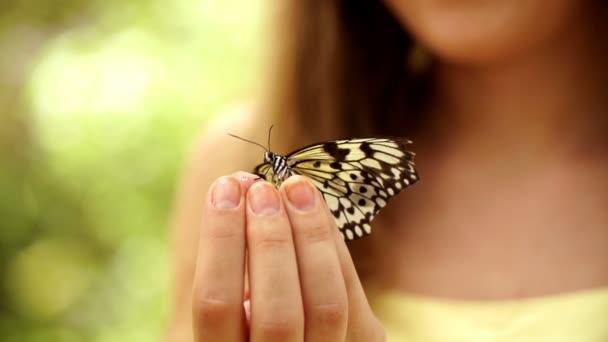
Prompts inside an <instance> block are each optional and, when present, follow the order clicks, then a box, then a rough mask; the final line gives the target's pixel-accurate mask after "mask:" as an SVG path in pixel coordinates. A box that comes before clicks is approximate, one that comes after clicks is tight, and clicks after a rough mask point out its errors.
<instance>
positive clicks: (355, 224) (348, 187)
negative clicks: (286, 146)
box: [256, 138, 418, 240]
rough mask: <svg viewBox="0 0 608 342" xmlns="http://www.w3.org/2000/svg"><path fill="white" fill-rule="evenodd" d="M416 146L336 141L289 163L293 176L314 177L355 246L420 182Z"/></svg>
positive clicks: (311, 148) (297, 154)
mask: <svg viewBox="0 0 608 342" xmlns="http://www.w3.org/2000/svg"><path fill="white" fill-rule="evenodd" d="M410 143H411V141H409V140H407V139H400V138H396V139H395V138H368V139H348V140H335V141H328V142H325V143H320V144H314V145H310V146H307V147H304V148H302V149H300V150H297V151H295V152H293V153H291V154H289V155H288V156H287V159H288V165H289V166H290V167H291V172H292V174H299V175H303V176H306V177H308V178H309V179H310V180H312V182H313V183H314V184H315V185H316V186H317V188H318V189H319V190H320V191H321V193H322V194H323V197H324V198H325V201H326V202H327V205H328V207H329V209H330V210H331V212H332V214H333V215H334V217H335V218H336V223H337V225H338V228H339V229H340V231H341V232H342V234H343V235H344V238H345V239H346V240H354V239H358V238H361V237H364V236H366V235H368V234H370V233H371V225H370V222H371V220H372V219H373V218H374V216H376V214H377V213H378V211H380V209H381V208H383V207H384V206H385V205H386V203H387V201H388V200H389V199H390V198H391V197H393V196H395V195H396V194H398V193H399V192H401V191H402V190H403V189H405V188H406V187H407V186H409V185H412V184H414V183H415V182H416V181H417V180H418V175H417V173H416V170H415V168H414V153H413V152H409V151H408V150H407V149H406V147H407V145H408V144H410ZM261 167H262V168H263V165H261ZM256 171H257V169H256Z"/></svg>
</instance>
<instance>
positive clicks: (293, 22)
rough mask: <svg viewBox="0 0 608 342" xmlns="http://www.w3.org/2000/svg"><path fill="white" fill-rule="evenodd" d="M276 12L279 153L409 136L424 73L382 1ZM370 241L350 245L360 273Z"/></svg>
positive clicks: (312, 1)
mask: <svg viewBox="0 0 608 342" xmlns="http://www.w3.org/2000/svg"><path fill="white" fill-rule="evenodd" d="M274 15H276V20H275V21H274V23H275V26H273V28H272V30H273V32H271V33H270V34H271V36H272V37H273V38H272V39H271V40H270V43H271V44H272V46H271V47H270V48H271V49H272V50H273V52H274V54H275V55H274V56H272V58H271V61H272V63H271V65H269V66H267V69H266V70H270V71H271V72H272V73H273V76H272V78H271V79H270V87H269V88H268V89H269V90H270V91H269V92H268V93H267V94H266V95H267V96H266V100H267V101H266V103H265V104H264V105H263V106H262V107H263V111H264V112H265V113H266V114H269V115H270V120H272V122H273V123H275V126H276V127H277V130H276V135H275V136H274V137H273V141H274V142H277V143H276V144H275V146H281V149H282V150H283V151H282V152H288V151H289V150H293V149H295V148H297V147H300V146H302V145H304V144H308V143H312V142H315V141H322V140H327V139H336V138H341V137H361V136H370V135H399V136H401V135H404V134H406V135H409V134H410V132H409V131H408V129H409V130H410V131H411V129H413V128H414V127H416V126H417V125H418V121H419V117H418V115H416V113H417V111H416V109H415V107H416V106H417V105H418V104H419V103H420V102H421V101H420V100H421V98H422V95H423V93H424V89H425V83H426V82H425V79H426V77H423V76H424V75H425V74H424V73H421V72H420V70H419V69H420V68H419V65H415V64H412V63H411V60H412V59H411V56H412V55H413V53H414V52H415V51H416V48H415V45H414V44H413V41H412V39H411V37H410V35H409V34H407V32H405V31H404V30H403V27H402V26H401V25H400V24H399V22H398V21H397V20H396V19H395V18H394V17H393V16H392V14H391V13H390V12H389V10H388V8H386V6H385V5H384V3H383V2H382V1H377V0H350V1H341V0H306V1H302V0H285V1H283V2H282V7H280V8H278V9H277V11H276V12H275V13H274ZM275 35H278V37H277V36H275ZM417 67H418V68H417ZM404 123H407V124H404ZM366 240H368V239H363V240H360V241H361V242H355V243H351V244H349V247H350V248H351V252H352V253H353V257H354V259H355V262H356V263H357V267H358V270H359V273H360V274H361V275H362V276H366V275H368V276H370V275H371V273H372V272H370V271H372V270H373V269H374V267H373V264H374V261H372V258H370V254H373V252H372V249H374V248H373V243H369V242H367V241H366ZM363 261H369V262H367V263H363ZM368 266H370V267H368Z"/></svg>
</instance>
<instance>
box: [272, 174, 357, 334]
mask: <svg viewBox="0 0 608 342" xmlns="http://www.w3.org/2000/svg"><path fill="white" fill-rule="evenodd" d="M281 195H282V197H283V198H284V203H286V209H287V214H288V216H289V221H290V222H291V227H292V231H293V236H294V243H295V247H296V256H297V263H298V269H299V273H300V285H301V287H302V299H303V302H304V318H305V321H304V336H305V341H315V342H316V341H321V342H322V341H329V342H334V341H344V338H345V336H346V326H347V320H348V302H347V294H346V288H345V285H344V280H343V278H342V271H341V269H340V261H339V259H338V253H337V251H336V243H335V240H334V232H333V229H336V228H335V225H330V224H329V223H328V222H327V218H326V216H325V215H326V214H325V212H324V210H323V207H322V204H323V198H321V194H320V193H319V191H318V190H317V189H316V188H315V187H314V186H313V185H312V183H311V182H310V181H309V180H307V179H306V178H304V177H301V176H294V177H290V178H289V179H288V180H287V181H286V182H285V183H284V185H283V187H282V188H281Z"/></svg>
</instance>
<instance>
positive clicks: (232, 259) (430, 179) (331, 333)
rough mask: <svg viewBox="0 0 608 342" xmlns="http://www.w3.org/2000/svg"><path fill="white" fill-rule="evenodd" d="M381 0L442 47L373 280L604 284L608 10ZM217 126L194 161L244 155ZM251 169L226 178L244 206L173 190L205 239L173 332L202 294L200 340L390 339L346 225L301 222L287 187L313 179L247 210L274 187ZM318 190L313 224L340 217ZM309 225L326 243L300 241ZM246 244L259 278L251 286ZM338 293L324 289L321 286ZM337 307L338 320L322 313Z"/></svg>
mask: <svg viewBox="0 0 608 342" xmlns="http://www.w3.org/2000/svg"><path fill="white" fill-rule="evenodd" d="M385 3H387V5H388V6H389V8H391V10H392V11H393V12H394V14H395V16H396V17H397V18H398V19H399V20H400V21H401V22H402V24H403V26H404V28H405V29H407V30H408V31H410V32H412V33H413V34H414V36H415V38H416V39H417V40H418V41H420V42H421V44H422V45H423V46H424V47H425V48H426V49H427V51H428V52H429V53H431V54H432V55H433V56H435V57H436V58H437V60H438V63H437V67H436V72H435V74H436V76H435V84H434V90H433V93H432V94H431V95H432V96H431V101H430V103H429V106H428V112H427V113H425V114H427V117H428V118H429V120H428V121H429V122H430V124H429V125H428V127H425V134H424V135H423V136H422V137H420V138H419V139H418V140H417V141H416V144H415V147H416V152H417V159H416V161H417V166H418V169H419V172H420V174H421V176H422V182H420V184H417V185H416V186H415V187H412V188H411V190H408V191H407V192H406V194H404V195H403V196H400V197H399V198H397V199H395V200H394V202H393V203H392V204H391V205H390V206H389V207H387V208H385V210H384V211H383V214H382V217H381V219H383V221H382V222H384V223H385V224H390V225H391V226H392V227H391V228H393V229H391V230H390V232H391V236H390V237H388V238H386V236H383V234H386V233H384V232H385V230H384V229H381V228H382V227H381V228H378V227H377V226H375V230H374V235H373V238H374V239H379V240H382V241H386V242H387V243H386V245H385V246H384V253H385V255H384V258H383V260H386V261H387V262H385V263H383V264H382V265H378V267H379V269H380V273H381V275H380V277H379V279H378V281H379V282H381V283H382V284H383V285H385V286H386V287H390V288H396V289H399V290H402V291H404V292H409V293H419V294H425V295H431V296H439V297H449V298H459V299H476V300H479V299H489V300H492V299H505V298H511V299H512V298H521V297H530V296H539V295H548V294H554V293H563V292H567V291H576V290H579V289H583V288H590V287H599V286H606V285H608V249H606V248H605V246H606V245H608V230H607V229H606V228H605V227H606V223H607V222H608V213H607V212H606V210H605V203H607V202H608V181H607V180H606V179H605V178H606V177H605V175H606V174H608V160H607V159H606V157H605V156H606V155H608V154H607V153H606V152H608V151H606V149H605V147H604V146H607V145H608V144H606V138H605V134H604V132H605V130H606V127H607V126H606V124H605V120H604V119H603V117H604V116H605V115H604V113H605V112H606V110H608V103H606V99H605V96H604V94H606V90H607V89H606V86H605V84H608V83H606V82H605V80H606V79H607V78H606V74H605V72H604V70H606V69H608V68H606V65H605V63H606V62H604V61H606V60H608V59H606V58H605V57H606V56H605V51H604V50H603V49H602V47H603V45H602V43H601V40H602V37H605V33H607V32H608V30H605V28H601V29H602V30H604V31H602V33H598V32H597V29H598V24H599V23H600V21H601V19H600V17H599V16H597V17H596V16H595V15H594V13H592V12H593V9H592V8H591V5H590V2H589V1H576V0H557V1H549V0H535V1H525V0H520V1H508V0H502V1H482V0H477V1H476V0H466V1H465V0H462V1H457V0H453V1H447V0H445V1H442V0H436V1H429V0H407V1H406V0H385ZM540 18H542V20H540ZM599 26H601V25H599ZM405 124H406V123H404V125H405ZM211 131H213V130H211ZM217 131H221V132H224V131H225V130H222V129H220V130H217ZM218 140H219V139H216V138H214V136H213V135H206V136H205V139H204V141H203V142H202V143H201V144H200V147H199V149H198V150H197V151H196V152H195V154H196V155H200V156H205V158H202V159H203V161H196V160H195V161H194V162H193V166H191V168H192V169H197V170H198V169H201V167H200V165H203V164H205V165H228V163H227V162H226V157H225V155H234V156H241V155H242V153H241V152H240V150H237V149H234V150H231V149H230V148H227V149H226V150H225V153H224V156H223V158H220V157H213V154H214V151H215V149H216V146H215V142H216V141H218ZM219 141H221V140H219ZM231 151H232V152H231ZM210 158H211V159H210ZM213 158H217V160H214V159H213ZM235 158H237V157H235ZM193 173H194V172H193ZM242 175H243V174H238V175H232V176H225V177H228V178H222V180H221V181H223V182H239V183H240V184H241V188H240V200H239V202H238V203H239V204H238V206H237V207H236V208H233V209H226V208H225V209H223V210H224V211H222V210H218V209H217V208H214V207H213V206H211V204H210V203H211V202H210V201H206V202H204V203H205V206H206V208H205V209H203V210H204V215H203V219H202V222H201V221H200V214H199V213H200V208H199V207H197V206H196V205H194V204H192V203H197V202H202V200H201V199H200V197H197V196H200V194H197V192H196V191H185V192H184V194H183V195H182V196H181V198H180V199H179V203H181V204H180V205H178V209H177V211H178V214H177V215H178V219H177V222H178V223H177V229H178V231H183V232H196V234H192V235H194V236H197V237H198V236H200V240H199V241H200V242H199V246H198V248H196V247H189V248H184V250H183V251H180V256H181V259H180V260H185V261H183V262H182V264H186V263H188V262H189V260H192V259H196V260H197V265H196V266H195V269H196V276H195V278H194V280H193V281H192V279H189V278H188V276H184V278H183V280H178V286H181V287H184V288H191V287H193V288H194V291H193V296H192V298H185V299H183V302H180V303H177V305H178V306H180V305H181V307H185V308H186V309H188V310H187V311H188V312H187V313H186V314H183V313H182V314H181V315H180V313H181V311H180V310H185V309H183V308H182V309H180V308H181V307H180V308H178V309H177V313H176V317H177V318H176V319H175V321H176V322H178V323H176V325H175V329H176V331H177V330H183V329H189V328H190V326H189V324H183V325H182V324H181V322H184V321H186V320H189V319H190V317H187V316H188V315H189V314H190V310H189V306H192V308H193V311H192V316H191V319H192V325H193V326H194V330H195V337H194V339H195V340H198V341H203V340H221V341H242V340H247V338H249V339H250V340H252V341H258V340H259V341H262V340H263V341H272V340H273V338H274V339H275V340H281V341H290V340H293V341H304V340H310V341H312V340H314V341H322V340H324V339H325V340H331V341H339V340H344V341H359V340H365V341H374V339H375V340H382V338H383V337H382V336H383V331H382V327H381V326H380V324H379V323H378V321H377V320H376V319H375V318H374V316H373V313H372V312H371V310H370V309H369V306H368V305H367V299H366V298H365V295H364V294H363V291H362V290H361V287H360V282H359V280H358V279H357V278H356V275H355V273H354V269H353V267H352V263H351V262H350V257H349V256H348V252H347V250H346V249H345V247H344V243H343V241H342V240H340V239H339V238H338V237H339V235H337V234H335V230H336V229H335V227H333V228H332V227H331V224H326V225H321V224H313V226H314V227H316V228H319V230H318V234H315V236H314V237H311V236H310V235H308V236H307V237H303V236H306V235H307V234H302V228H303V227H304V225H302V226H300V225H298V224H294V220H293V219H294V217H292V216H293V215H294V213H295V211H293V208H292V206H291V204H289V202H288V201H287V197H286V189H285V188H286V187H288V186H289V185H290V184H292V185H293V183H296V182H304V183H306V182H305V180H302V179H294V180H289V181H288V182H286V184H284V186H283V187H282V188H281V190H280V191H279V198H280V200H281V201H280V203H281V204H280V213H279V214H277V215H271V216H264V217H262V218H260V217H258V216H256V215H254V214H252V212H251V210H249V209H248V208H250V207H251V205H250V203H249V196H250V195H251V196H253V194H254V193H258V191H259V193H258V194H260V193H261V194H262V195H267V196H270V194H274V192H273V191H274V190H272V191H271V190H270V187H269V185H268V184H266V183H265V182H263V181H258V182H257V183H256V184H255V186H253V187H251V184H252V180H251V179H250V178H248V177H245V178H243V177H241V176H242ZM201 177H202V179H201ZM205 177H207V176H206V175H205V174H203V176H196V177H195V176H191V177H190V178H187V179H186V181H185V183H184V186H183V188H188V189H190V188H191V189H199V190H200V191H202V190H203V189H208V188H211V189H213V188H214V187H215V185H217V184H218V183H219V182H221V181H220V180H214V179H213V178H209V179H208V180H207V179H206V178H205ZM212 183H213V184H215V185H212V186H210V185H211V184H212ZM200 191H199V192H200ZM275 195H276V194H275ZM208 196H211V194H208ZM273 196H274V195H273ZM316 196H317V199H318V198H319V197H318V193H317V194H316ZM208 198H212V197H208ZM315 203H316V204H317V205H318V207H316V208H315V209H314V210H313V211H312V213H308V214H306V215H308V216H307V218H306V219H305V220H302V221H301V223H302V224H311V223H314V222H317V223H318V222H326V221H328V217H330V216H328V215H327V212H326V207H325V206H324V203H323V202H322V201H321V200H318V201H316V202H315ZM404 212H405V213H407V216H405V215H402V213H404ZM290 215H291V216H290ZM296 215H298V214H296ZM286 218H287V219H286ZM329 221H331V220H329ZM271 227H274V228H272V229H267V228H271ZM332 229H333V231H334V234H333V235H332V234H330V231H332ZM315 231H317V230H315ZM270 233H273V234H274V233H276V234H281V235H280V237H279V238H277V236H274V235H271V234H270ZM258 234H259V235H258ZM264 234H268V235H264ZM330 236H331V239H330ZM311 238H312V239H313V241H314V239H316V240H318V241H317V247H316V248H318V249H319V250H323V251H325V252H324V253H320V252H319V253H317V252H318V251H315V252H311V251H310V249H306V248H304V249H303V246H305V245H306V244H305V243H304V244H303V243H301V242H302V241H305V240H306V239H309V240H310V239H311ZM258 241H267V242H261V243H259V242H258ZM330 242H331V243H330ZM246 244H247V245H248V246H249V249H250V251H249V254H248V257H247V264H248V267H249V277H248V278H249V281H250V282H251V284H250V289H249V290H248V291H247V290H246V289H245V285H241V284H245V283H246V279H247V272H246V271H245V245H246ZM180 246H192V245H189V244H188V242H183V243H182V245H178V248H180ZM278 246H282V247H278ZM308 247H311V246H308ZM251 248H258V249H257V252H255V251H251ZM194 255H197V256H194ZM304 255H306V256H307V257H306V258H304V257H303V256H304ZM310 255H313V256H315V257H317V258H315V259H314V260H309V256H310ZM336 259H337V260H339V261H340V262H336ZM312 265H314V266H312ZM317 268H318V269H317ZM186 273H187V272H186ZM262 274H263V276H262V277H260V275H262ZM298 275H299V277H298ZM330 283H331V284H333V285H331V286H329V285H328V286H320V284H330ZM329 287H331V289H329ZM352 287H354V288H356V290H354V291H353V290H352V289H351V288H352ZM349 289H351V290H349ZM328 291H333V292H331V293H329V292H328ZM330 295H331V296H330ZM328 297H332V301H333V302H331V303H329V302H325V304H328V303H329V304H330V305H329V306H324V305H320V306H318V304H319V303H323V301H322V300H321V301H320V302H314V301H313V300H312V299H313V298H324V299H325V300H328ZM247 298H251V307H250V308H251V309H250V310H251V321H250V322H249V323H247V318H246V317H245V315H244V310H243V306H242V305H243V301H245V300H246V299H247ZM344 301H345V302H346V303H344ZM314 307H317V308H319V307H320V308H324V309H327V311H325V313H324V315H325V317H327V319H328V320H327V321H325V319H321V320H319V319H318V317H323V316H316V314H313V313H312V312H311V311H310V310H311V308H314ZM355 309H356V310H355ZM270 313H272V315H270ZM272 317H274V318H275V319H276V318H284V319H285V320H283V321H282V322H276V321H273V320H272ZM267 319H268V320H267ZM330 321H331V322H333V323H332V324H335V326H336V327H339V328H336V329H327V326H328V325H327V324H326V323H327V322H330ZM353 329H357V330H353ZM360 337H364V338H362V339H358V338H360Z"/></svg>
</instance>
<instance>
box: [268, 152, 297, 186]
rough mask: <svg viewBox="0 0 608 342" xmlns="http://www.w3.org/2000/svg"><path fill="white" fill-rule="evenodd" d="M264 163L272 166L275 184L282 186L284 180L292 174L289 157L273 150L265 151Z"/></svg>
mask: <svg viewBox="0 0 608 342" xmlns="http://www.w3.org/2000/svg"><path fill="white" fill-rule="evenodd" d="M264 163H265V164H268V165H271V166H272V175H271V177H272V181H271V183H273V184H274V185H275V186H277V187H279V186H281V183H283V181H284V180H286V179H287V178H289V176H291V167H290V166H289V160H288V159H287V157H285V156H282V155H280V154H276V153H274V152H272V151H266V152H264Z"/></svg>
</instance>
